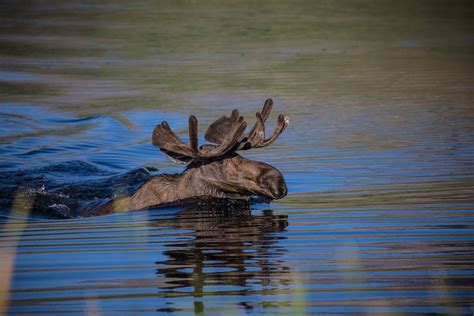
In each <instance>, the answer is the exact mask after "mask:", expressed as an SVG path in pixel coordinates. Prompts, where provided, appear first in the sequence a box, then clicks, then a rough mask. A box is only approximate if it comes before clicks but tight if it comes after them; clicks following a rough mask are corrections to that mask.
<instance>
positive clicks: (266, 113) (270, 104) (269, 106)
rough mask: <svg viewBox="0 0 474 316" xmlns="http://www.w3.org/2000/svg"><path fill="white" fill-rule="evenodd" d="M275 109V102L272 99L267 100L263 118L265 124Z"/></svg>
mask: <svg viewBox="0 0 474 316" xmlns="http://www.w3.org/2000/svg"><path fill="white" fill-rule="evenodd" d="M272 107H273V100H272V99H266V100H265V104H264V105H263V109H262V112H260V113H261V114H262V118H263V123H265V122H266V121H267V118H268V117H269V116H270V112H271V111H272Z"/></svg>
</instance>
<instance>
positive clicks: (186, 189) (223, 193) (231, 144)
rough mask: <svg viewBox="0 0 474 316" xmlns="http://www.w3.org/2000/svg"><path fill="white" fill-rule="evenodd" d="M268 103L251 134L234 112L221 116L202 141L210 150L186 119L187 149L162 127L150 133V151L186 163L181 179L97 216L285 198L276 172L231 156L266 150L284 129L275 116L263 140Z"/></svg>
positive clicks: (147, 188) (168, 178)
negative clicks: (201, 202)
mask: <svg viewBox="0 0 474 316" xmlns="http://www.w3.org/2000/svg"><path fill="white" fill-rule="evenodd" d="M272 106H273V101H272V100H271V99H268V100H266V101H265V104H264V106H263V109H262V111H261V112H257V113H256V116H257V120H256V123H255V125H254V126H253V128H252V129H251V130H250V131H249V132H248V133H245V128H246V127H247V123H246V122H245V120H244V118H243V117H242V116H240V114H239V111H238V110H233V111H232V114H231V115H230V117H227V116H222V117H220V118H219V119H217V120H216V121H215V122H213V123H212V124H211V125H210V126H209V127H208V129H207V131H206V133H205V134H204V137H205V139H206V140H207V141H209V142H211V144H205V145H202V146H200V147H199V146H198V121H197V118H196V117H195V116H194V115H191V116H190V117H189V144H186V143H184V142H183V141H182V140H181V139H180V138H179V137H178V136H177V135H176V134H175V133H174V132H173V131H172V130H171V128H170V126H169V124H168V123H167V122H166V121H163V122H161V124H158V125H157V126H156V127H155V129H154V130H153V134H152V142H153V145H155V146H157V147H159V148H160V150H161V151H163V152H164V153H165V154H167V155H168V156H169V157H170V158H171V159H172V160H174V161H176V162H181V163H187V164H188V166H187V168H186V169H185V170H184V171H183V172H182V173H180V174H174V175H166V174H162V175H158V176H155V177H153V178H151V179H150V180H148V181H147V182H146V183H145V184H143V185H142V186H141V187H140V188H139V189H138V190H136V191H135V192H134V193H133V194H132V195H131V196H130V197H128V196H127V197H120V198H118V199H115V200H113V201H111V202H109V203H107V204H108V205H106V206H105V208H103V209H102V212H101V213H102V214H104V213H111V212H123V211H127V210H131V209H134V210H137V209H143V208H148V207H151V206H156V205H163V204H170V203H171V204H172V203H177V202H180V201H186V200H192V199H199V198H221V199H222V198H224V199H239V200H248V199H249V198H250V197H251V196H258V197H260V198H263V199H264V200H274V199H279V198H282V197H284V196H285V195H286V194H287V187H286V183H285V180H284V178H283V175H282V174H281V172H280V171H279V170H278V169H276V168H274V167H272V166H270V165H269V164H266V163H263V162H258V161H253V160H249V159H246V158H244V157H242V156H240V155H239V154H237V153H236V151H239V150H248V149H252V148H261V147H266V146H269V145H271V144H272V143H273V142H274V141H275V140H276V139H277V138H278V136H279V135H280V134H281V133H282V132H283V131H284V130H285V128H286V127H287V126H288V122H289V120H288V118H287V117H285V116H283V115H281V114H280V115H279V116H278V120H277V124H276V127H275V130H274V132H273V134H272V135H271V136H270V137H268V138H265V122H266V121H267V119H268V117H269V115H270V112H271V109H272Z"/></svg>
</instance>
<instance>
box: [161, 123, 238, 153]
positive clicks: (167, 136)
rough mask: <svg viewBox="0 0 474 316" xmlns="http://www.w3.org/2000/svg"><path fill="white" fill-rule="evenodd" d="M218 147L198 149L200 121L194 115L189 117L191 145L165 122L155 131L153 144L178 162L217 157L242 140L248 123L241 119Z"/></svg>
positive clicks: (211, 146) (231, 127)
mask: <svg viewBox="0 0 474 316" xmlns="http://www.w3.org/2000/svg"><path fill="white" fill-rule="evenodd" d="M229 127H230V128H229V133H227V134H226V135H225V137H224V138H223V139H222V142H220V144H218V145H209V144H207V145H204V146H201V148H199V147H198V121H197V118H196V117H195V116H194V115H191V116H190V117H189V144H185V143H184V142H183V141H182V140H181V139H180V138H179V137H178V136H177V135H176V134H175V133H174V132H173V131H172V130H171V128H170V127H169V125H168V122H166V121H163V122H161V124H158V125H157V126H156V127H155V129H154V130H153V134H152V143H153V145H155V146H158V147H160V149H161V150H162V151H164V152H165V153H166V154H167V155H168V156H170V157H171V158H173V159H175V160H177V161H178V162H189V161H191V160H193V159H195V158H211V157H217V156H221V155H223V154H225V153H226V152H228V151H230V150H231V149H232V148H233V147H234V146H235V144H236V143H237V142H238V140H239V139H240V138H241V136H242V134H243V132H244V130H245V128H246V127H247V123H246V122H245V121H244V118H243V117H239V118H238V119H237V120H236V121H235V122H234V124H232V126H229Z"/></svg>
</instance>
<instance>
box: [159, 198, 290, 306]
mask: <svg viewBox="0 0 474 316" xmlns="http://www.w3.org/2000/svg"><path fill="white" fill-rule="evenodd" d="M154 225H155V226H163V227H166V228H170V227H171V228H174V229H184V230H192V231H193V233H192V235H194V236H195V239H193V240H186V241H183V242H178V241H175V242H173V243H171V244H168V245H165V247H166V248H168V249H167V250H165V251H164V252H163V254H164V255H165V256H167V257H168V258H167V259H166V260H164V261H159V262H156V264H157V270H156V274H157V277H159V278H165V279H164V280H165V281H164V282H165V283H166V286H165V287H164V288H163V289H162V290H163V291H164V292H162V291H160V292H161V293H160V295H165V296H166V297H172V296H182V295H183V294H184V293H186V294H189V295H191V296H193V297H194V298H195V303H194V308H195V311H196V312H201V311H203V309H204V303H203V301H202V299H201V298H200V297H202V296H205V295H206V287H212V290H208V292H209V291H210V292H213V291H216V290H218V291H219V295H241V296H242V295H246V294H251V292H252V288H253V287H255V286H258V287H266V288H267V289H274V288H277V287H279V286H281V285H282V283H285V284H286V283H289V282H290V281H289V280H288V278H287V277H284V275H286V274H287V273H288V272H289V267H287V266H285V264H284V262H283V261H281V260H279V259H278V258H279V257H280V256H282V255H283V254H284V253H285V252H286V249H285V248H284V247H282V246H279V245H278V241H279V240H280V239H282V238H284V237H283V236H282V235H281V234H280V233H282V232H284V231H285V230H286V227H287V225H288V216H287V215H275V214H274V213H273V211H272V210H264V211H262V213H261V214H259V215H252V213H251V212H250V209H249V207H248V205H245V204H243V203H240V204H234V205H233V206H231V207H227V208H223V207H222V206H221V205H220V206H219V205H217V204H216V205H215V206H209V205H204V206H203V205H202V204H200V205H193V206H192V207H190V208H187V209H185V210H183V211H181V212H180V213H178V215H177V216H176V217H173V218H172V219H169V220H160V221H157V222H155V223H154ZM219 287H221V288H219ZM224 288H225V290H224ZM190 289H191V291H192V292H191V293H190V292H189V290H190ZM242 305H243V306H244V307H245V308H251V305H248V304H247V303H245V302H242ZM170 308H171V306H170ZM172 308H174V309H176V308H178V309H179V306H173V307H172ZM163 311H165V310H163Z"/></svg>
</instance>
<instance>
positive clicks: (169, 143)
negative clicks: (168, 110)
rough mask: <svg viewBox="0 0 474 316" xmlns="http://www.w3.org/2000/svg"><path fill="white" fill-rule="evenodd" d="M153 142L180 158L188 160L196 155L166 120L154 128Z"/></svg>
mask: <svg viewBox="0 0 474 316" xmlns="http://www.w3.org/2000/svg"><path fill="white" fill-rule="evenodd" d="M152 143H153V145H155V146H157V147H159V148H160V149H161V150H162V151H164V152H166V153H167V154H168V155H169V156H171V157H172V158H176V159H178V160H182V161H188V160H189V159H190V158H194V157H196V155H195V154H194V152H193V151H192V150H191V148H190V146H189V145H186V144H185V143H183V141H182V140H181V139H180V138H179V137H178V136H177V135H176V134H175V133H174V132H173V131H172V130H171V128H170V127H169V125H168V122H166V121H163V122H161V124H158V125H157V126H156V127H155V129H154V130H153V133H152Z"/></svg>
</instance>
